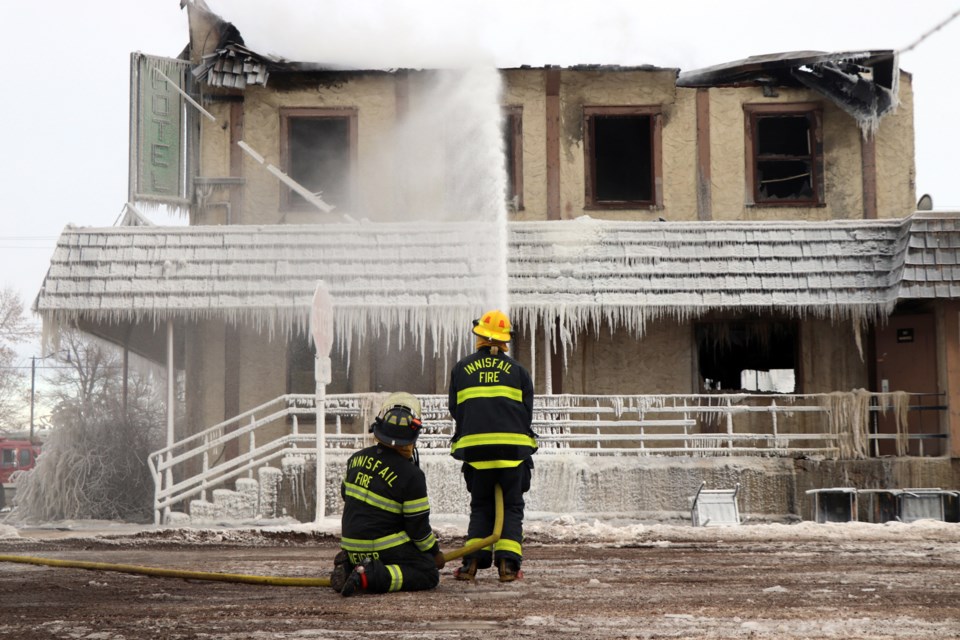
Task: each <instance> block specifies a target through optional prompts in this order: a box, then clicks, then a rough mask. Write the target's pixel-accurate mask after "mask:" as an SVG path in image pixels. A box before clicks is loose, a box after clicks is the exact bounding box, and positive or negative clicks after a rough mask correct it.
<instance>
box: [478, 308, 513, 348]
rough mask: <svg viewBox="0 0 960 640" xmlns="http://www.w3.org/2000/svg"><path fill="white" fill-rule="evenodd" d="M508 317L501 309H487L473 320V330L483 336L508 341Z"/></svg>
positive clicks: (509, 329)
mask: <svg viewBox="0 0 960 640" xmlns="http://www.w3.org/2000/svg"><path fill="white" fill-rule="evenodd" d="M512 330H513V327H512V326H511V325H510V318H508V317H507V314H505V313H504V312H503V311H500V310H499V309H494V310H493V311H487V312H486V313H485V314H483V315H482V316H480V318H479V319H478V320H474V321H473V332H474V333H475V334H477V335H478V336H481V337H483V338H489V339H490V340H496V341H497V342H510V332H511V331H512Z"/></svg>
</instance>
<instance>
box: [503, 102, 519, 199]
mask: <svg viewBox="0 0 960 640" xmlns="http://www.w3.org/2000/svg"><path fill="white" fill-rule="evenodd" d="M501 112H502V114H503V120H504V128H505V129H506V127H509V129H510V130H509V131H506V130H505V131H504V134H505V136H504V137H506V134H508V135H509V137H510V139H511V147H512V149H504V154H508V153H509V152H510V151H512V152H513V153H512V154H510V160H511V161H512V162H513V171H509V170H508V171H507V189H508V192H507V206H508V208H509V207H511V206H512V207H513V210H514V211H523V107H522V106H515V105H508V106H505V107H502V109H501ZM504 168H507V167H506V166H505V167H504ZM510 190H512V191H513V196H514V198H516V202H515V203H514V202H512V200H513V199H514V198H511V197H510V195H509V191H510Z"/></svg>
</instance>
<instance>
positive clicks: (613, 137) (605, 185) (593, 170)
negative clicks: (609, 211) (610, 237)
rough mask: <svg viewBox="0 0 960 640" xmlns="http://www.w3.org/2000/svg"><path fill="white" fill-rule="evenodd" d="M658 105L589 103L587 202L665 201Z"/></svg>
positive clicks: (641, 203)
mask: <svg viewBox="0 0 960 640" xmlns="http://www.w3.org/2000/svg"><path fill="white" fill-rule="evenodd" d="M659 122H660V120H659V111H658V110H657V108H656V107H584V138H585V140H584V153H585V157H584V162H585V170H586V180H585V182H586V205H587V206H588V207H601V208H621V209H623V208H635V207H640V206H642V207H653V206H658V205H660V204H661V202H660V193H659V189H658V187H657V184H658V181H659V177H660V176H659V171H660V169H659V166H658V165H659V162H660V160H659V152H658V148H659V137H660V130H659Z"/></svg>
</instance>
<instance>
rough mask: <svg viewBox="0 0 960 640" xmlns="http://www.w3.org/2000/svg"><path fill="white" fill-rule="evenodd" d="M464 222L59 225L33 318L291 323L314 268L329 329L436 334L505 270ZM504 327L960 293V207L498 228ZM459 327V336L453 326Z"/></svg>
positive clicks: (844, 312) (859, 304)
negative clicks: (958, 210)
mask: <svg viewBox="0 0 960 640" xmlns="http://www.w3.org/2000/svg"><path fill="white" fill-rule="evenodd" d="M491 235H495V234H491V233H490V227H489V225H488V226H480V225H478V224H471V223H437V224H416V225H411V224H399V223H368V222H364V223H356V224H337V225H265V226H239V225H238V226H208V227H204V226H185V227H156V226H154V227H149V226H148V227H144V226H139V227H110V228H84V227H68V228H66V229H65V230H64V231H63V233H62V234H61V236H60V238H59V240H58V242H57V246H56V249H55V250H54V253H53V256H52V258H51V264H50V269H49V271H48V273H47V276H46V278H45V280H44V283H43V286H42V289H41V291H40V293H39V295H38V296H37V298H36V301H35V303H34V310H35V311H36V312H38V313H39V314H40V315H41V316H42V318H43V320H44V324H45V327H48V328H49V327H51V326H54V325H57V324H59V323H61V322H67V321H71V322H72V321H81V322H83V323H86V324H88V325H89V324H94V325H96V324H119V323H131V324H138V323H139V324H142V323H152V324H153V325H154V326H156V325H157V324H158V323H160V322H162V321H164V320H166V319H168V318H173V319H177V320H197V319H202V318H215V317H216V318H224V319H226V320H227V321H232V322H235V323H244V324H253V325H255V326H256V327H258V328H260V329H261V330H267V331H269V332H271V333H273V332H275V331H280V332H282V333H287V332H289V331H291V330H293V329H297V328H300V329H306V328H307V323H308V317H309V311H310V305H311V301H312V297H313V292H314V289H315V287H316V284H317V281H318V280H321V279H322V280H324V281H325V282H326V284H327V287H328V289H329V290H330V292H331V295H332V297H333V299H334V305H335V311H334V312H335V314H336V317H335V324H336V326H337V335H338V338H340V339H344V340H347V341H348V342H349V340H350V336H351V335H354V334H355V333H356V332H357V331H359V332H366V331H367V329H368V328H371V327H372V328H374V330H379V328H381V327H386V326H395V325H397V324H399V323H403V324H404V325H406V326H409V327H412V328H414V331H413V333H414V335H415V336H417V335H418V334H419V337H420V338H423V337H424V336H425V335H427V334H429V335H431V336H432V338H433V340H434V344H435V346H440V345H439V344H438V342H439V343H443V344H446V343H447V341H448V340H449V338H450V335H457V334H462V333H463V330H462V327H464V326H469V322H470V320H472V319H473V318H474V317H476V315H477V314H478V313H479V312H480V311H482V307H484V306H486V305H488V304H498V303H496V302H494V303H491V302H490V301H496V300H498V299H502V296H501V298H498V297H497V292H496V283H497V282H498V281H500V282H502V279H500V280H498V279H497V278H496V277H495V276H496V274H498V273H502V272H503V266H502V261H501V260H500V259H499V258H498V257H497V250H496V247H495V245H494V244H493V243H492V242H489V241H484V240H483V239H484V238H489V237H490V236H491ZM508 238H509V250H508V253H509V256H508V260H507V262H506V271H507V283H508V290H509V292H508V297H509V307H510V309H511V310H512V313H513V315H514V316H515V322H522V323H526V324H527V325H528V326H529V325H530V324H532V323H536V324H537V325H543V324H544V323H547V324H550V325H552V323H553V322H554V321H555V318H557V317H559V318H560V326H561V331H562V332H563V333H565V334H569V332H576V331H577V330H580V329H583V328H585V327H598V326H599V325H600V322H601V321H606V322H607V323H609V324H611V325H612V326H614V327H616V326H625V327H627V328H629V329H632V330H634V331H636V332H642V331H643V327H644V324H645V322H646V321H647V320H649V319H653V318H659V317H675V318H689V317H697V316H700V315H702V314H704V313H707V312H710V311H718V310H725V311H737V310H742V311H778V312H784V313H788V314H793V315H800V316H806V315H812V316H816V317H829V318H831V319H852V320H855V321H860V322H862V321H869V320H874V319H876V318H878V317H881V316H884V315H887V314H889V313H890V311H892V309H893V307H894V305H895V304H896V302H897V300H899V299H908V298H960V214H954V213H939V212H936V213H935V212H918V213H916V214H914V215H912V216H909V217H907V218H902V219H887V220H857V221H828V222H797V221H793V222H769V221H767V222H613V221H600V220H594V219H591V218H587V217H584V218H579V219H576V220H568V221H551V222H512V223H509V225H508ZM458 339H460V338H458Z"/></svg>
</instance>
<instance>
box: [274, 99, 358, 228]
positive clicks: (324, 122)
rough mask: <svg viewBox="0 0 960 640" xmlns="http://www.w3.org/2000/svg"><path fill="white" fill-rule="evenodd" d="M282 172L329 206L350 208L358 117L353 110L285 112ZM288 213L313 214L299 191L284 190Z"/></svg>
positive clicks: (283, 120) (282, 131) (282, 205)
mask: <svg viewBox="0 0 960 640" xmlns="http://www.w3.org/2000/svg"><path fill="white" fill-rule="evenodd" d="M280 125H281V132H280V133H281V159H282V163H283V166H282V167H281V168H282V169H283V171H284V172H285V173H286V174H287V175H288V176H290V177H291V178H292V179H293V180H295V181H296V182H298V183H299V184H300V185H302V186H303V187H304V188H306V189H307V190H308V191H310V192H312V193H315V194H319V197H320V199H321V200H323V201H324V202H326V203H327V204H329V205H332V206H335V207H338V208H341V209H347V208H349V207H350V194H351V184H350V180H351V169H352V163H353V156H354V149H353V147H354V146H355V138H356V113H355V112H354V111H353V110H351V109H290V110H286V109H285V110H282V111H281V116H280ZM281 193H282V201H281V207H282V208H283V209H285V210H291V209H294V210H312V209H313V206H312V205H311V204H310V203H308V202H307V201H306V199H305V198H303V196H301V195H300V194H299V193H297V192H296V191H293V190H292V189H290V188H288V187H286V186H284V187H282V189H281Z"/></svg>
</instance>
